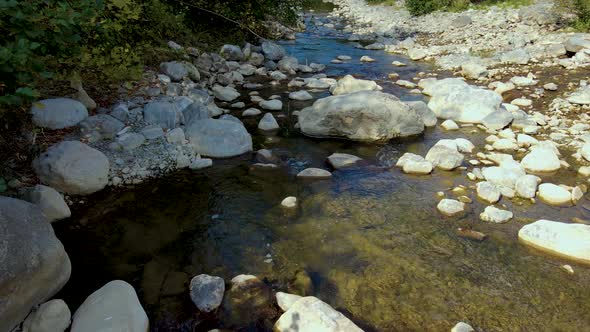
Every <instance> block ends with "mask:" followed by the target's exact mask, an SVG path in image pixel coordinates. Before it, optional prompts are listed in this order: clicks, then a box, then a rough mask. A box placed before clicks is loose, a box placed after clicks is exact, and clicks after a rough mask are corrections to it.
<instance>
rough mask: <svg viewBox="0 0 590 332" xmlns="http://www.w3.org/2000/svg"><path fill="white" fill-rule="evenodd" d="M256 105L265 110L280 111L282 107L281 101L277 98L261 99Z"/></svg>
mask: <svg viewBox="0 0 590 332" xmlns="http://www.w3.org/2000/svg"><path fill="white" fill-rule="evenodd" d="M258 105H259V106H260V107H261V108H262V109H264V110H267V111H280V110H282V109H283V102H282V101H280V100H278V99H273V100H263V101H261V102H260V104H258Z"/></svg>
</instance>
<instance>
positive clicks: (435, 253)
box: [54, 27, 590, 331]
mask: <svg viewBox="0 0 590 332" xmlns="http://www.w3.org/2000/svg"><path fill="white" fill-rule="evenodd" d="M345 37H346V36H345V35H342V34H341V33H339V32H336V31H335V30H330V29H325V28H315V27H310V29H308V31H306V32H305V33H302V34H300V35H299V36H298V39H297V40H296V41H292V42H285V43H284V45H285V47H286V48H287V49H288V51H289V52H290V53H291V54H292V55H294V56H296V57H298V58H299V60H300V61H306V60H307V61H308V62H319V63H329V61H330V60H331V59H333V58H335V57H336V56H337V55H340V54H345V55H350V56H352V57H353V61H351V62H350V63H348V64H343V65H335V64H329V65H328V68H327V70H326V73H327V74H328V75H329V76H342V75H345V74H356V75H357V76H358V77H365V78H367V79H372V80H376V81H379V83H380V84H381V85H382V86H383V87H384V90H385V91H386V92H390V93H393V94H395V95H397V96H399V97H400V98H401V99H403V100H411V99H420V98H422V97H421V96H415V95H410V94H408V90H405V89H402V88H399V87H395V86H394V85H392V84H391V83H390V82H388V81H387V79H386V77H387V74H388V73H390V72H391V71H393V70H395V71H396V72H398V73H399V74H400V75H401V78H402V79H411V78H412V77H414V76H415V75H416V73H417V72H419V71H429V70H431V68H430V67H429V66H428V65H427V64H423V63H421V64H417V63H412V62H411V61H409V60H408V59H404V58H401V57H397V56H392V55H387V54H385V53H384V52H381V51H366V50H360V49H355V48H354V47H353V45H352V44H351V43H349V42H346V40H345ZM362 55H370V56H371V57H373V58H375V59H376V60H377V62H376V63H372V64H361V63H360V62H358V59H359V58H360V56H362ZM394 60H400V61H403V62H407V63H408V64H409V65H408V66H407V67H402V68H394V67H392V66H391V65H390V63H391V62H392V61H394ZM286 90H287V88H286V87H274V88H272V89H268V90H264V91H262V92H261V95H262V96H263V97H269V96H270V95H272V94H280V95H281V96H282V97H283V101H284V102H286V103H289V105H288V107H286V109H285V111H284V112H283V113H284V117H283V118H280V119H281V121H280V122H281V123H282V124H283V126H284V128H283V129H282V130H281V132H280V133H279V134H278V135H277V136H274V137H268V136H263V135H258V134H256V130H255V122H246V125H247V127H248V128H249V130H250V132H252V133H253V134H255V137H254V141H255V149H260V148H269V149H273V151H274V152H275V153H276V154H277V155H278V156H279V158H280V166H281V167H280V168H278V169H274V170H268V169H257V168H254V167H253V166H252V164H253V163H254V158H253V157H250V156H244V157H241V158H235V159H231V160H219V161H217V160H216V161H215V163H214V167H213V168H210V169H207V170H204V171H199V172H190V171H179V172H177V173H174V174H171V175H169V176H167V177H165V178H161V179H158V180H154V181H150V182H148V183H144V184H141V185H138V186H136V187H133V188H127V189H126V190H110V191H109V190H107V191H104V192H101V193H99V194H96V195H94V196H93V197H90V198H89V201H90V202H92V204H89V205H87V206H86V207H84V208H79V209H77V211H74V216H73V217H72V218H71V219H70V220H66V221H63V222H60V223H57V224H54V225H55V226H56V232H57V234H58V236H59V238H60V239H61V240H62V242H63V243H64V246H65V247H66V250H67V251H68V254H69V256H70V258H71V260H72V266H73V271H72V277H71V280H70V281H69V283H68V284H67V285H66V287H65V288H64V290H63V291H62V292H61V294H59V295H58V296H61V297H62V298H64V299H65V300H66V302H67V303H68V304H69V305H70V307H71V308H76V307H77V306H78V305H79V304H80V303H81V302H82V301H83V300H84V299H85V298H86V296H88V295H89V294H90V293H91V292H93V291H94V290H96V289H97V288H99V287H101V286H102V285H104V283H106V282H108V281H110V280H113V279H123V280H126V281H128V282H130V283H131V284H132V285H133V286H134V287H135V288H136V290H137V291H138V295H139V297H140V300H141V301H142V304H143V305H144V307H145V308H146V311H147V312H148V315H149V317H150V324H151V329H152V330H153V331H207V330H209V329H213V328H231V329H233V330H238V331H268V330H270V329H271V328H272V322H273V321H274V320H276V318H277V317H278V315H279V314H280V313H279V312H278V310H277V309H276V307H274V306H273V307H272V308H266V309H267V310H266V311H264V312H262V313H258V312H251V313H248V315H246V318H244V317H243V316H242V317H241V318H239V319H235V313H234V312H232V310H231V309H227V308H224V309H223V310H220V311H219V312H218V313H215V314H212V315H201V314H199V313H198V312H197V310H196V308H195V307H194V305H193V304H192V303H191V301H190V297H189V292H188V285H187V282H188V281H189V280H190V278H191V277H192V276H194V275H197V274H201V273H206V274H210V275H218V276H221V277H223V278H224V279H225V280H226V281H228V280H230V279H231V278H233V277H234V276H236V275H238V274H253V275H256V276H258V277H259V278H261V279H263V280H264V281H265V283H266V284H268V285H269V286H270V287H272V288H273V289H274V290H277V291H289V292H294V293H299V294H302V295H303V294H306V295H314V296H317V297H319V298H320V299H322V300H324V301H326V302H328V303H329V304H330V305H332V306H333V307H334V308H336V309H337V310H340V311H341V312H343V313H344V314H346V315H347V316H348V317H350V318H351V319H352V320H353V321H354V322H355V323H357V324H358V325H359V326H361V327H362V328H363V329H365V330H367V331H448V330H450V328H451V327H452V326H453V325H454V324H455V323H456V322H458V321H467V322H469V323H471V324H472V325H473V326H475V327H478V328H480V329H481V330H482V331H588V330H590V301H589V300H588V299H589V298H590V269H589V268H588V267H584V266H582V265H577V264H575V263H572V262H567V261H564V260H561V259H559V258H555V257H551V256H547V255H545V254H543V253H541V252H538V251H535V250H532V249H529V248H527V247H525V246H523V245H522V244H519V243H518V241H517V232H518V229H519V228H520V227H522V225H524V224H525V223H527V222H530V221H534V220H536V219H538V218H547V219H553V220H561V221H568V220H569V219H570V218H571V217H574V216H579V217H584V216H585V214H586V213H587V212H586V210H585V207H589V206H590V203H588V202H586V201H584V202H583V203H582V204H579V206H578V207H573V208H554V207H549V206H547V205H544V204H542V203H537V204H534V205H532V204H531V203H529V202H525V201H518V200H515V201H509V200H503V201H502V204H505V205H506V207H507V208H508V209H510V210H512V211H513V212H514V214H515V219H513V220H512V221H510V222H509V223H507V224H501V225H493V224H486V223H483V222H481V221H480V220H479V217H478V216H479V213H480V212H481V211H483V209H484V208H485V204H482V203H480V202H477V200H476V199H475V197H474V195H473V191H472V190H470V193H469V194H468V195H469V196H470V197H471V198H472V199H473V200H474V203H473V204H471V205H470V206H469V212H468V213H467V214H466V215H465V216H464V217H461V218H443V217H441V216H440V215H439V214H438V213H437V211H436V208H435V206H436V203H437V198H436V193H437V192H438V191H447V196H452V194H450V193H448V190H449V189H451V188H454V187H456V186H458V185H461V184H464V185H466V186H473V183H469V181H468V180H467V179H466V176H465V173H466V171H461V170H458V171H455V172H443V171H438V170H437V171H435V172H434V174H433V175H431V176H425V177H417V176H409V175H405V174H402V173H401V172H400V171H399V170H397V169H391V168H390V167H389V166H391V165H392V164H393V163H394V162H395V160H396V159H397V158H398V157H399V156H401V154H403V153H404V152H408V151H409V152H415V153H419V154H422V155H424V154H425V153H426V151H427V150H428V149H429V148H430V146H432V145H433V144H434V143H435V142H436V141H437V140H438V139H441V138H446V137H448V138H456V137H465V138H468V139H470V140H471V141H472V142H474V143H475V144H476V146H480V147H481V146H483V144H482V142H483V139H484V137H485V134H484V133H482V132H474V128H463V129H461V130H460V131H458V132H453V133H444V132H442V131H440V130H439V129H429V130H427V131H426V132H425V133H424V135H423V136H420V137H416V138H413V139H407V140H403V141H393V142H390V143H389V144H387V145H374V144H359V143H353V142H348V141H344V140H316V139H310V138H305V137H302V136H301V135H299V134H298V133H296V132H295V131H294V130H292V129H291V128H292V124H293V123H292V122H293V121H291V120H289V119H290V117H289V116H290V112H292V111H293V110H297V109H300V108H302V107H304V106H306V105H309V104H310V102H307V103H306V102H288V99H287V98H286V96H287V94H288V93H286V92H285V91H286ZM326 95H327V92H319V93H316V94H315V96H316V97H323V96H326ZM334 152H343V153H351V154H354V155H357V156H359V157H362V158H363V159H364V162H363V163H361V164H360V165H359V166H358V167H354V168H351V169H347V170H340V171H335V172H334V176H333V178H332V179H330V180H323V181H300V180H297V179H296V178H295V174H296V173H297V172H298V171H300V170H301V169H303V168H306V167H326V165H325V158H326V157H327V156H328V155H330V154H331V153H334ZM575 176H576V175H575V173H566V174H562V175H560V181H561V183H568V181H569V182H572V183H568V184H573V182H574V181H575ZM287 196H296V197H297V198H298V200H299V207H298V208H297V210H296V211H291V212H288V211H285V210H284V209H282V208H281V207H280V202H281V200H282V199H283V198H284V197H287ZM458 227H470V228H473V229H475V230H478V231H481V232H484V233H486V234H487V235H488V238H487V239H486V240H485V241H483V242H475V241H471V240H468V239H464V238H461V237H458V236H457V234H456V229H457V228H458ZM566 263H569V264H571V265H572V266H573V268H574V270H575V271H576V273H575V274H574V275H569V274H567V273H566V272H565V271H563V270H562V269H561V265H563V264H566Z"/></svg>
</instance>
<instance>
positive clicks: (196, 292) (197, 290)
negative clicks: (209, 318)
mask: <svg viewBox="0 0 590 332" xmlns="http://www.w3.org/2000/svg"><path fill="white" fill-rule="evenodd" d="M190 293H191V300H192V301H193V303H194V304H195V305H196V306H197V308H198V309H199V310H200V311H202V312H211V311H213V310H216V309H217V308H218V307H219V306H220V305H221V301H223V294H224V293H225V282H224V281H223V279H222V278H220V277H214V276H210V275H206V274H200V275H198V276H196V277H194V278H193V279H192V280H191V284H190Z"/></svg>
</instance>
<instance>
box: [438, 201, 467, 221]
mask: <svg viewBox="0 0 590 332" xmlns="http://www.w3.org/2000/svg"><path fill="white" fill-rule="evenodd" d="M436 208H437V209H438V211H439V212H440V213H442V214H444V215H445V216H448V217H453V216H456V215H459V214H462V213H463V212H464V211H465V203H462V202H459V201H457V200H454V199H447V198H445V199H443V200H441V201H440V202H439V203H438V205H437V206H436Z"/></svg>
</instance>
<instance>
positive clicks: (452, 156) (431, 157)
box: [425, 145, 465, 171]
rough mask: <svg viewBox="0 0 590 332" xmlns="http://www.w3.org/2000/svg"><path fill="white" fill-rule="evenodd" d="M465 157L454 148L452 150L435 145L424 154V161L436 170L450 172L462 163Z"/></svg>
mask: <svg viewBox="0 0 590 332" xmlns="http://www.w3.org/2000/svg"><path fill="white" fill-rule="evenodd" d="M464 158H465V157H464V156H463V155H462V154H461V153H459V152H458V151H457V150H456V148H455V149H452V148H449V147H448V146H444V145H435V146H433V147H432V148H431V149H430V150H428V153H427V154H426V157H425V159H426V160H427V161H429V162H431V163H432V165H433V166H434V167H436V168H440V169H442V170H445V171H451V170H453V169H455V168H457V167H459V166H461V164H462V163H463V159H464Z"/></svg>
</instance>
